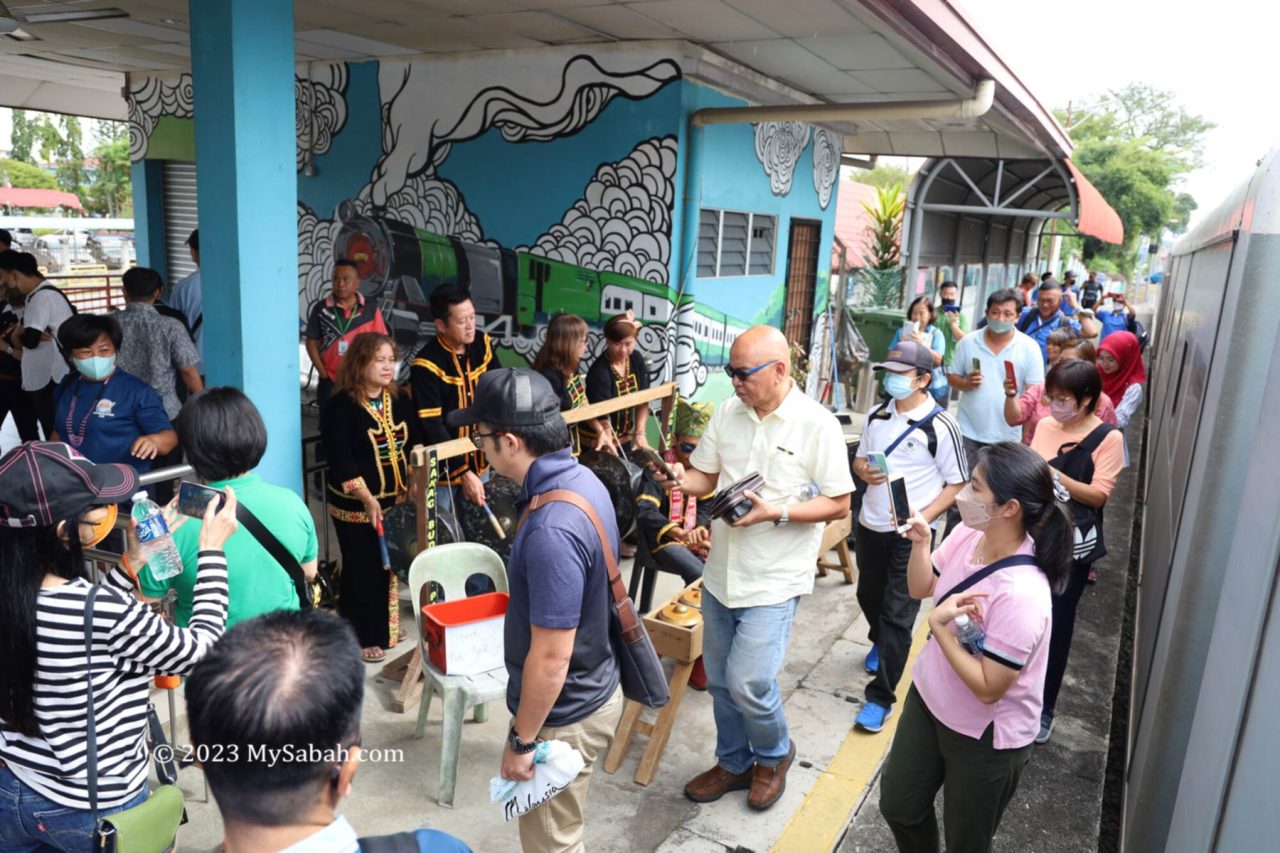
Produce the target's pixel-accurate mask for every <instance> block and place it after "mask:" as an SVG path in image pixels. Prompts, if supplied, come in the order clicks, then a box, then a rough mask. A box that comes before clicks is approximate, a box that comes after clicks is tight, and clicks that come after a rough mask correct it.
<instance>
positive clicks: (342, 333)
mask: <svg viewBox="0 0 1280 853" xmlns="http://www.w3.org/2000/svg"><path fill="white" fill-rule="evenodd" d="M359 313H360V301H359V300H356V304H355V305H352V306H351V314H350V315H349V316H348V317H347V322H346V324H345V325H344V324H343V322H342V306H341V305H339V304H338V303H337V302H334V303H333V324H334V325H335V326H337V327H338V336H339V337H346V334H347V330H348V329H350V328H351V324H352V323H354V322H355V321H356V315H357V314H359Z"/></svg>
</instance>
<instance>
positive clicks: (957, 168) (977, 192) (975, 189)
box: [945, 157, 995, 207]
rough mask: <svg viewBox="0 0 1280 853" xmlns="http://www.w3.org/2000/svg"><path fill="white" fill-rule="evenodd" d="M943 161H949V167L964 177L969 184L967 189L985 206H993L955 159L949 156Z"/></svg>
mask: <svg viewBox="0 0 1280 853" xmlns="http://www.w3.org/2000/svg"><path fill="white" fill-rule="evenodd" d="M945 163H950V164H951V168H952V169H954V170H955V171H956V172H957V173H959V175H960V177H962V178H964V182H965V183H966V184H968V185H969V189H971V190H973V194H974V195H976V196H977V197H978V198H980V199H982V203H983V204H985V205H986V206H987V207H995V203H994V202H992V201H991V199H989V198H987V196H986V194H985V193H984V192H983V191H982V190H980V189H978V185H977V184H975V183H974V182H973V178H971V177H969V176H968V175H967V174H966V173H965V171H964V169H961V168H960V164H959V163H957V162H956V161H955V160H952V159H951V158H950V157H948V158H947V159H946V161H945Z"/></svg>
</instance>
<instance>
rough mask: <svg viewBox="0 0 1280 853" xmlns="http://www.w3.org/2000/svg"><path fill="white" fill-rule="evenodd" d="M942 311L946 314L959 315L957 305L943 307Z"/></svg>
mask: <svg viewBox="0 0 1280 853" xmlns="http://www.w3.org/2000/svg"><path fill="white" fill-rule="evenodd" d="M942 310H943V311H945V312H947V313H948V314H959V313H960V306H959V305H943V306H942Z"/></svg>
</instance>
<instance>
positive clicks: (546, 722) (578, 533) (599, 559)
mask: <svg viewBox="0 0 1280 853" xmlns="http://www.w3.org/2000/svg"><path fill="white" fill-rule="evenodd" d="M447 421H448V424H449V426H450V427H452V428H455V429H456V428H458V427H467V426H469V427H471V428H472V429H471V440H472V441H474V442H475V443H476V445H477V447H478V448H479V449H480V450H481V451H483V452H484V453H485V455H486V456H487V457H488V459H489V464H490V465H492V466H493V470H494V471H496V472H497V473H499V474H501V475H503V476H505V477H510V478H511V479H512V480H515V481H516V482H517V483H519V484H520V487H521V490H520V500H519V502H518V504H517V509H518V510H519V511H520V512H521V513H523V512H524V510H525V508H526V507H527V506H529V504H530V501H531V499H532V497H533V496H534V495H541V494H545V493H546V492H549V491H552V490H554V489H567V490H569V491H572V492H575V493H577V494H578V495H580V496H581V497H583V498H585V499H586V500H587V501H588V502H589V503H590V504H591V507H592V509H594V510H595V514H596V516H597V517H598V518H599V519H600V522H601V524H602V526H603V528H604V531H605V538H606V539H607V540H608V547H609V548H611V549H612V550H613V559H614V560H616V559H617V556H618V546H619V537H618V525H617V521H616V520H615V516H614V510H613V503H612V502H611V501H610V499H609V493H608V492H607V491H606V490H605V487H604V484H603V483H601V482H600V480H599V479H597V478H596V475H595V474H593V473H591V471H590V470H588V469H587V468H584V467H583V466H581V465H579V464H578V461H577V460H576V459H574V458H573V454H572V453H571V452H570V450H569V428H568V427H567V426H566V425H565V422H564V418H562V417H561V416H560V398H559V397H558V396H557V395H556V393H555V391H553V390H552V388H551V384H550V383H548V382H547V380H546V379H544V378H543V377H542V376H541V375H540V374H538V373H536V372H535V371H532V370H522V369H516V368H504V369H501V370H489V371H487V372H486V373H485V374H484V375H483V376H481V377H480V382H479V383H478V384H477V386H476V391H475V396H474V397H473V400H472V404H471V405H470V406H468V407H466V408H465V409H458V410H457V411H454V412H450V413H449V415H448V417H447ZM507 581H508V584H509V586H510V596H511V597H510V601H509V603H508V605H507V615H506V623H505V628H504V631H505V654H506V665H507V708H508V709H509V710H510V711H511V714H512V717H513V719H512V721H511V729H510V731H509V732H508V734H507V746H506V749H504V750H503V753H502V763H501V767H500V770H499V772H500V774H501V775H502V777H503V778H504V779H510V780H516V781H520V780H525V779H529V778H531V777H532V776H533V750H534V748H535V746H536V745H537V741H538V740H553V739H557V740H562V741H565V742H566V743H568V744H569V745H570V746H572V747H574V748H575V749H577V750H578V751H579V752H581V753H582V758H583V760H584V761H585V762H586V766H585V767H584V768H583V771H582V772H581V773H580V774H578V777H577V778H576V779H574V781H573V782H571V783H570V784H569V786H568V787H567V788H565V789H564V790H563V791H562V792H561V793H560V794H558V795H557V796H556V797H555V799H552V800H550V801H548V802H546V803H544V804H543V805H541V806H539V807H538V808H537V810H535V811H532V812H528V813H525V814H522V815H521V816H520V841H521V844H522V846H523V847H524V849H526V850H548V849H558V850H571V849H577V848H578V847H580V846H581V841H582V834H583V827H584V823H583V821H584V805H585V803H586V797H587V785H588V783H589V782H590V778H591V770H592V767H593V766H594V765H595V761H596V757H597V756H599V755H600V753H601V752H603V751H604V750H606V749H608V748H609V743H610V742H611V741H612V739H613V731H614V729H615V728H616V727H617V723H618V717H619V716H620V715H621V712H622V694H621V691H620V690H619V688H618V665H617V662H616V660H615V658H614V654H613V647H612V645H611V642H610V638H609V619H610V613H609V607H610V604H609V601H610V598H609V589H608V566H607V563H606V560H605V555H604V546H603V545H602V543H601V539H600V534H599V533H597V532H596V528H595V525H594V524H593V523H592V521H591V520H590V519H589V518H588V517H587V514H586V513H585V512H583V511H582V510H581V509H578V508H577V507H575V506H573V505H572V504H568V503H563V502H558V501H557V502H550V503H546V504H545V505H542V506H540V508H539V509H537V511H536V512H530V513H529V515H528V516H527V517H526V518H525V521H524V523H523V524H522V525H521V526H520V529H519V532H517V533H516V538H515V541H514V542H513V543H512V546H511V557H510V560H509V561H508V563H507Z"/></svg>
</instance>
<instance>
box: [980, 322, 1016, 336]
mask: <svg viewBox="0 0 1280 853" xmlns="http://www.w3.org/2000/svg"><path fill="white" fill-rule="evenodd" d="M1013 323H1014V321H1013V320H988V321H987V328H988V329H990V330H991V331H993V332H995V333H996V334H997V335H1006V334H1008V333H1009V332H1011V331H1013Z"/></svg>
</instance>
